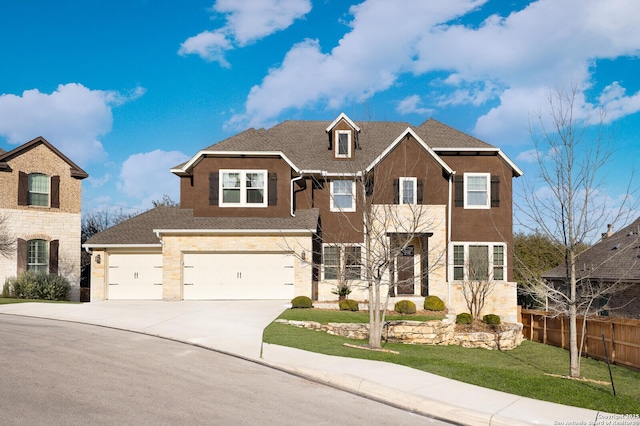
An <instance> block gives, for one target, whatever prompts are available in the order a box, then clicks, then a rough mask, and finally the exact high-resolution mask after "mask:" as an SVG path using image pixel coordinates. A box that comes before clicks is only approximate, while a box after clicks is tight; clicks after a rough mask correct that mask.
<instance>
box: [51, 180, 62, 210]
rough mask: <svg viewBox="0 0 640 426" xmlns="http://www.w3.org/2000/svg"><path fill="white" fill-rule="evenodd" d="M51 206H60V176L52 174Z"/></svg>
mask: <svg viewBox="0 0 640 426" xmlns="http://www.w3.org/2000/svg"><path fill="white" fill-rule="evenodd" d="M51 207H52V208H54V209H59V208H60V176H51Z"/></svg>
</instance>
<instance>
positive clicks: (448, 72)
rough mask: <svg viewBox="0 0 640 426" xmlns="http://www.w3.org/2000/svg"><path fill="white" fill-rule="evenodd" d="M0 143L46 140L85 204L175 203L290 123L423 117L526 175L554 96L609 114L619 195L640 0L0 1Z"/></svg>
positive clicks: (628, 156)
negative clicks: (194, 166) (201, 175)
mask: <svg viewBox="0 0 640 426" xmlns="http://www.w3.org/2000/svg"><path fill="white" fill-rule="evenodd" d="M0 41H1V42H2V58H3V61H2V66H0V147H2V148H4V149H5V150H9V149H12V148H13V147H15V146H16V145H18V144H22V143H24V142H27V141H29V140H31V139H33V138H35V137H37V136H44V137H45V138H46V139H47V140H49V142H51V143H53V144H54V145H55V146H57V147H58V148H59V149H61V150H62V151H63V152H64V153H65V154H67V155H68V156H69V157H70V158H71V159H72V160H74V161H75V162H77V163H78V164H79V165H81V166H82V167H83V168H84V169H85V170H86V171H87V172H88V173H89V174H90V178H88V179H87V180H85V182H84V186H83V205H84V210H85V211H88V210H92V209H104V208H114V209H124V210H126V211H134V210H140V209H146V208H148V207H150V204H151V200H154V199H161V198H162V196H163V195H164V194H167V195H169V196H171V197H172V198H173V199H175V200H177V199H178V198H179V197H178V178H177V177H176V176H174V175H172V174H171V173H170V172H169V169H170V167H172V166H174V165H177V164H179V163H181V162H183V161H184V160H186V159H187V158H189V157H191V156H192V155H194V154H195V153H196V152H197V151H198V150H199V149H201V148H204V147H206V146H209V145H211V144H213V143H215V142H217V141H220V140H223V139H225V138H227V137H229V136H231V135H233V134H235V133H237V132H239V131H242V130H244V129H246V128H248V127H256V128H258V127H269V126H272V125H273V124H275V123H277V122H280V121H283V120H287V119H319V120H333V119H334V118H335V117H336V116H337V115H338V114H339V113H340V112H345V113H346V114H347V115H349V116H350V117H351V118H352V119H354V120H364V119H366V120H393V121H396V120H397V121H407V122H409V123H412V124H415V125H418V124H420V123H422V122H423V121H424V120H426V119H428V118H435V119H437V120H439V121H442V122H443V123H445V124H448V125H450V126H453V127H455V128H457V129H459V130H462V131H464V132H467V133H469V134H471V135H474V136H476V137H478V138H480V139H482V140H484V141H486V142H488V143H491V144H493V145H495V146H498V147H500V148H501V149H503V151H505V153H506V154H507V155H508V156H509V157H510V158H511V159H512V160H514V161H515V162H516V163H517V164H518V165H519V166H520V167H521V168H522V169H523V170H524V171H525V174H526V176H534V175H535V174H536V166H535V164H533V163H531V162H530V161H529V160H528V158H530V155H528V154H529V153H530V151H531V150H532V149H533V144H532V142H531V138H530V136H529V132H528V126H529V122H530V120H532V119H534V121H535V117H536V115H537V114H538V113H539V112H540V111H545V109H546V108H548V103H547V97H548V95H549V93H550V91H551V90H553V89H554V88H566V87H569V86H570V85H572V84H573V85H575V86H576V87H577V88H578V95H579V96H578V98H577V104H576V113H577V114H578V115H579V116H582V115H585V114H588V113H589V112H593V111H595V110H597V109H598V108H604V109H605V110H606V112H607V124H609V125H610V129H611V130H614V131H615V139H614V140H615V146H616V154H615V155H614V157H613V159H612V161H611V163H609V166H608V167H609V169H608V171H610V173H609V178H611V179H610V180H609V181H607V185H606V187H605V188H604V189H605V190H606V191H608V192H609V193H610V196H611V198H614V199H615V198H616V197H618V196H619V195H620V194H621V193H622V191H624V187H625V185H624V183H625V182H623V181H624V180H625V178H626V179H627V180H628V178H629V176H630V175H629V174H628V173H627V170H629V169H630V168H631V167H632V166H633V164H634V163H635V162H636V160H635V159H636V158H638V157H639V156H640V143H639V140H638V136H637V133H638V129H640V114H639V113H638V111H639V110H640V79H639V78H638V77H637V76H639V75H640V61H638V55H639V54H640V2H638V1H637V0H607V1H601V0H562V1H560V0H539V1H523V0H513V1H502V0H500V1H497V0H494V1H484V0H448V1H442V0H432V1H430V0H404V1H403V0H394V1H391V0H365V1H346V0H318V1H312V0H246V1H242V2H241V1H235V0H218V1H215V0H188V1H183V2H176V1H174V0H111V1H108V2H105V1H103V0H63V1H58V2H52V1H47V0H21V1H15V2H8V1H5V2H2V5H1V6H0Z"/></svg>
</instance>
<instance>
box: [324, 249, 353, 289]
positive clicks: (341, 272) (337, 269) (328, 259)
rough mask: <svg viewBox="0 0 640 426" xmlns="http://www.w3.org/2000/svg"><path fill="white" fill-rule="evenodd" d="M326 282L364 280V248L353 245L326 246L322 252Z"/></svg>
mask: <svg viewBox="0 0 640 426" xmlns="http://www.w3.org/2000/svg"><path fill="white" fill-rule="evenodd" d="M322 263H323V266H324V267H323V271H324V279H325V280H338V279H340V278H342V280H343V281H347V280H359V279H362V248H361V247H360V246H351V245H330V244H328V245H325V246H324V247H323V251H322Z"/></svg>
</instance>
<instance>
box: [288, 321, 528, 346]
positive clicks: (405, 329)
mask: <svg viewBox="0 0 640 426" xmlns="http://www.w3.org/2000/svg"><path fill="white" fill-rule="evenodd" d="M276 322H279V323H283V324H289V325H293V326H295V327H301V328H307V329H310V330H317V331H324V332H326V333H329V334H333V335H336V336H342V337H347V338H349V339H367V338H368V337H369V324H354V323H329V324H320V323H319V322H313V321H290V320H276ZM502 327H503V328H506V330H504V331H500V332H495V333H456V332H455V316H453V315H447V318H445V319H443V320H441V321H426V322H425V321H388V325H387V326H386V327H385V329H384V330H383V333H382V337H383V339H385V340H386V341H387V342H395V343H409V344H424V345H445V346H446V345H459V346H462V347H465V348H483V349H498V350H511V349H514V348H516V347H518V346H519V345H520V344H521V343H522V324H520V323H517V324H503V325H502Z"/></svg>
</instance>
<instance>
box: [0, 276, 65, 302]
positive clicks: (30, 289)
mask: <svg viewBox="0 0 640 426" xmlns="http://www.w3.org/2000/svg"><path fill="white" fill-rule="evenodd" d="M70 288H71V285H70V284H69V281H68V280H67V279H66V278H64V277H61V276H59V275H53V274H47V273H46V272H35V271H25V272H22V273H21V274H20V275H18V276H17V277H9V278H7V279H6V280H5V282H4V287H3V288H2V296H3V297H15V298H18V299H39V300H68V299H67V297H68V294H69V289H70Z"/></svg>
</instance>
